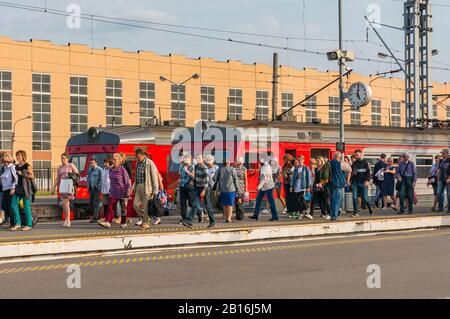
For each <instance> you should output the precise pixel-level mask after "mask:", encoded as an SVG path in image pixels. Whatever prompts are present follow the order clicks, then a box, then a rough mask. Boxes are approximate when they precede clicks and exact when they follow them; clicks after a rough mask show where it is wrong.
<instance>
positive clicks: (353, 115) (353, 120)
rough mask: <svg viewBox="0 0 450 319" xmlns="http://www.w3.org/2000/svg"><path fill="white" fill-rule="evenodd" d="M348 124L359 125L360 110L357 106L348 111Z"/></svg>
mask: <svg viewBox="0 0 450 319" xmlns="http://www.w3.org/2000/svg"><path fill="white" fill-rule="evenodd" d="M350 124H352V125H361V110H360V109H359V108H353V107H352V109H351V111H350Z"/></svg>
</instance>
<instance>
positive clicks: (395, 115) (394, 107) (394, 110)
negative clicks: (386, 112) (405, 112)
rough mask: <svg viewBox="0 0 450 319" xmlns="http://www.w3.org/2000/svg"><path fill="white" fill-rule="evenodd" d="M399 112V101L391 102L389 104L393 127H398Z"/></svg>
mask: <svg viewBox="0 0 450 319" xmlns="http://www.w3.org/2000/svg"><path fill="white" fill-rule="evenodd" d="M400 121H401V113H400V102H394V101H393V102H392V104H391V125H392V126H394V127H400Z"/></svg>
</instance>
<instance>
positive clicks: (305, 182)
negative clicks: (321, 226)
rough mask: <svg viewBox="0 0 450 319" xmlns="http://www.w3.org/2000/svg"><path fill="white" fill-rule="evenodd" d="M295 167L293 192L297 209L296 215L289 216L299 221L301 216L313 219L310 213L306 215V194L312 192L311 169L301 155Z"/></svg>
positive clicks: (292, 180)
mask: <svg viewBox="0 0 450 319" xmlns="http://www.w3.org/2000/svg"><path fill="white" fill-rule="evenodd" d="M294 166H295V168H294V174H293V175H292V178H291V192H292V193H294V194H295V200H296V209H295V213H293V214H291V215H289V217H290V218H295V219H299V218H300V215H302V216H303V215H304V217H306V218H308V219H313V217H312V216H311V215H310V214H309V213H308V214H306V211H307V205H306V202H305V194H306V193H309V191H310V182H311V180H310V172H309V168H308V166H306V165H305V157H304V156H303V155H300V156H299V157H298V159H297V160H296V161H295V165H294Z"/></svg>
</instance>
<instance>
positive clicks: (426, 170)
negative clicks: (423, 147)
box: [416, 155, 433, 178]
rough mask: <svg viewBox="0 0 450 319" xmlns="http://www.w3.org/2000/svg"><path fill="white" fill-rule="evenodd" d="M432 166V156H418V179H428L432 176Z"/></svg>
mask: <svg viewBox="0 0 450 319" xmlns="http://www.w3.org/2000/svg"><path fill="white" fill-rule="evenodd" d="M432 165H433V156H432V155H417V156H416V167H417V178H427V177H428V176H429V175H430V169H431V166H432Z"/></svg>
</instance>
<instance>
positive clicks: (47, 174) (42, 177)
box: [33, 167, 58, 192]
mask: <svg viewBox="0 0 450 319" xmlns="http://www.w3.org/2000/svg"><path fill="white" fill-rule="evenodd" d="M57 171H58V168H57V167H52V168H50V167H49V168H39V169H34V170H33V172H34V178H35V182H36V185H37V187H38V189H39V191H40V192H51V191H52V188H53V184H54V182H55V178H56V174H57Z"/></svg>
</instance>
